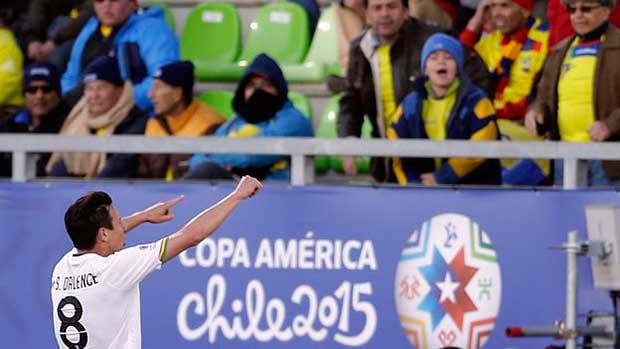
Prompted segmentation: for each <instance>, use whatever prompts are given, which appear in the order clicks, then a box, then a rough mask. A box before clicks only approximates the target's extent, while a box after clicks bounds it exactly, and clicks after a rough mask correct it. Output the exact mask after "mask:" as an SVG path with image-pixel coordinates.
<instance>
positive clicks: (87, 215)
mask: <svg viewBox="0 0 620 349" xmlns="http://www.w3.org/2000/svg"><path fill="white" fill-rule="evenodd" d="M110 205H112V198H111V197H110V195H108V194H107V193H104V192H102V191H93V192H89V193H87V194H86V195H84V196H82V197H81V198H79V199H77V200H76V201H75V202H74V203H73V205H71V206H70V207H69V208H68V209H67V212H66V213H65V227H66V229H67V233H69V237H70V238H71V241H73V246H75V248H77V249H79V250H89V249H91V248H93V247H94V246H95V242H96V241H97V232H98V231H99V228H108V229H112V228H113V226H112V216H111V215H110Z"/></svg>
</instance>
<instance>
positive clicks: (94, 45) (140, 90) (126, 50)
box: [62, 0, 179, 111]
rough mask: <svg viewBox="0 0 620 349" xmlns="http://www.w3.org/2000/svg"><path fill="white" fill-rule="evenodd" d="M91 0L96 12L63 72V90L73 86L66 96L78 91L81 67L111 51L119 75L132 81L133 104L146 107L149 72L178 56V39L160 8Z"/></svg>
mask: <svg viewBox="0 0 620 349" xmlns="http://www.w3.org/2000/svg"><path fill="white" fill-rule="evenodd" d="M94 1H95V2H94V6H95V13H96V14H97V16H96V17H93V18H91V19H90V20H89V21H88V22H87V23H86V25H85V26H84V28H82V31H81V32H80V34H79V35H78V37H77V39H76V41H75V44H74V45H73V49H72V50H71V58H70V60H69V64H68V66H67V71H66V72H65V74H64V75H63V76H62V91H63V93H65V94H66V93H67V92H69V91H71V90H73V91H72V93H71V95H70V96H69V97H71V96H75V95H77V96H79V95H81V93H80V92H81V91H80V88H79V87H80V86H79V83H80V81H81V79H82V75H83V74H82V72H83V71H84V68H85V67H86V66H87V65H88V64H89V63H90V62H91V61H92V60H93V59H94V58H96V57H98V56H102V55H108V54H110V53H113V54H114V56H116V57H118V60H119V64H120V70H121V76H122V77H123V79H124V80H130V81H131V82H132V84H133V85H134V88H133V90H134V98H135V101H136V105H137V106H138V107H140V108H141V109H142V110H145V111H146V110H149V109H150V108H151V100H150V99H149V97H148V91H149V89H150V88H151V83H152V78H151V76H152V74H153V73H154V72H155V70H157V69H158V68H159V67H160V66H162V65H164V64H166V63H170V62H173V61H177V60H178V59H179V43H178V40H177V38H176V36H175V34H174V33H173V32H172V30H171V29H170V27H168V25H167V24H166V21H165V19H164V12H163V10H162V9H161V8H158V7H149V8H148V9H139V8H138V7H137V5H136V3H135V1H133V0H94ZM76 87H77V89H76ZM74 89H75V90H74ZM70 99H71V98H70ZM73 99H74V100H75V98H73Z"/></svg>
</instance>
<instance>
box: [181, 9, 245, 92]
mask: <svg viewBox="0 0 620 349" xmlns="http://www.w3.org/2000/svg"><path fill="white" fill-rule="evenodd" d="M206 43H208V44H206ZM240 51H241V18H240V17H239V13H238V12H237V10H236V9H235V7H234V6H233V5H231V4H228V3H206V4H199V5H197V6H196V7H195V8H194V9H193V10H192V11H191V13H190V15H189V16H188V17H187V20H186V22H185V26H184V28H183V33H182V34H181V57H182V58H183V59H188V60H191V61H192V62H193V63H194V66H195V67H196V77H197V78H198V80H206V81H208V80H225V81H236V80H237V79H239V77H240V76H241V73H242V72H243V68H242V67H239V66H238V65H237V59H238V58H239V53H240Z"/></svg>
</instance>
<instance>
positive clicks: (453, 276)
mask: <svg viewBox="0 0 620 349" xmlns="http://www.w3.org/2000/svg"><path fill="white" fill-rule="evenodd" d="M419 270H420V273H422V275H424V278H425V279H426V281H427V282H428V283H429V285H431V288H432V291H431V292H428V293H427V294H426V297H424V299H423V300H422V303H420V306H419V309H420V310H423V311H427V312H429V313H430V314H431V319H432V326H433V329H435V328H436V327H437V325H438V324H439V322H441V320H442V319H443V317H444V316H445V315H446V314H448V315H449V316H450V318H452V321H454V323H455V324H456V326H457V327H458V328H459V330H461V331H462V330H463V317H464V316H465V313H468V312H471V311H476V310H477V308H476V306H475V305H474V303H473V302H472V300H471V298H469V296H468V295H467V292H465V288H466V287H467V285H468V284H469V281H470V280H471V279H472V278H473V277H474V275H475V274H476V272H477V271H478V269H476V268H474V267H470V266H468V265H466V264H465V251H464V249H463V248H461V249H460V250H459V252H458V253H457V254H456V256H455V257H454V259H453V260H452V261H451V262H450V264H448V263H447V262H446V260H445V259H444V258H443V256H442V255H441V253H439V251H438V250H437V248H434V249H433V258H432V260H431V263H430V264H428V265H425V266H422V267H419Z"/></svg>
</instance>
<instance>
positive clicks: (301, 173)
mask: <svg viewBox="0 0 620 349" xmlns="http://www.w3.org/2000/svg"><path fill="white" fill-rule="evenodd" d="M313 160H314V157H312V156H306V155H303V154H294V155H292V156H291V184H292V185H306V184H311V183H314V161H313Z"/></svg>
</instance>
